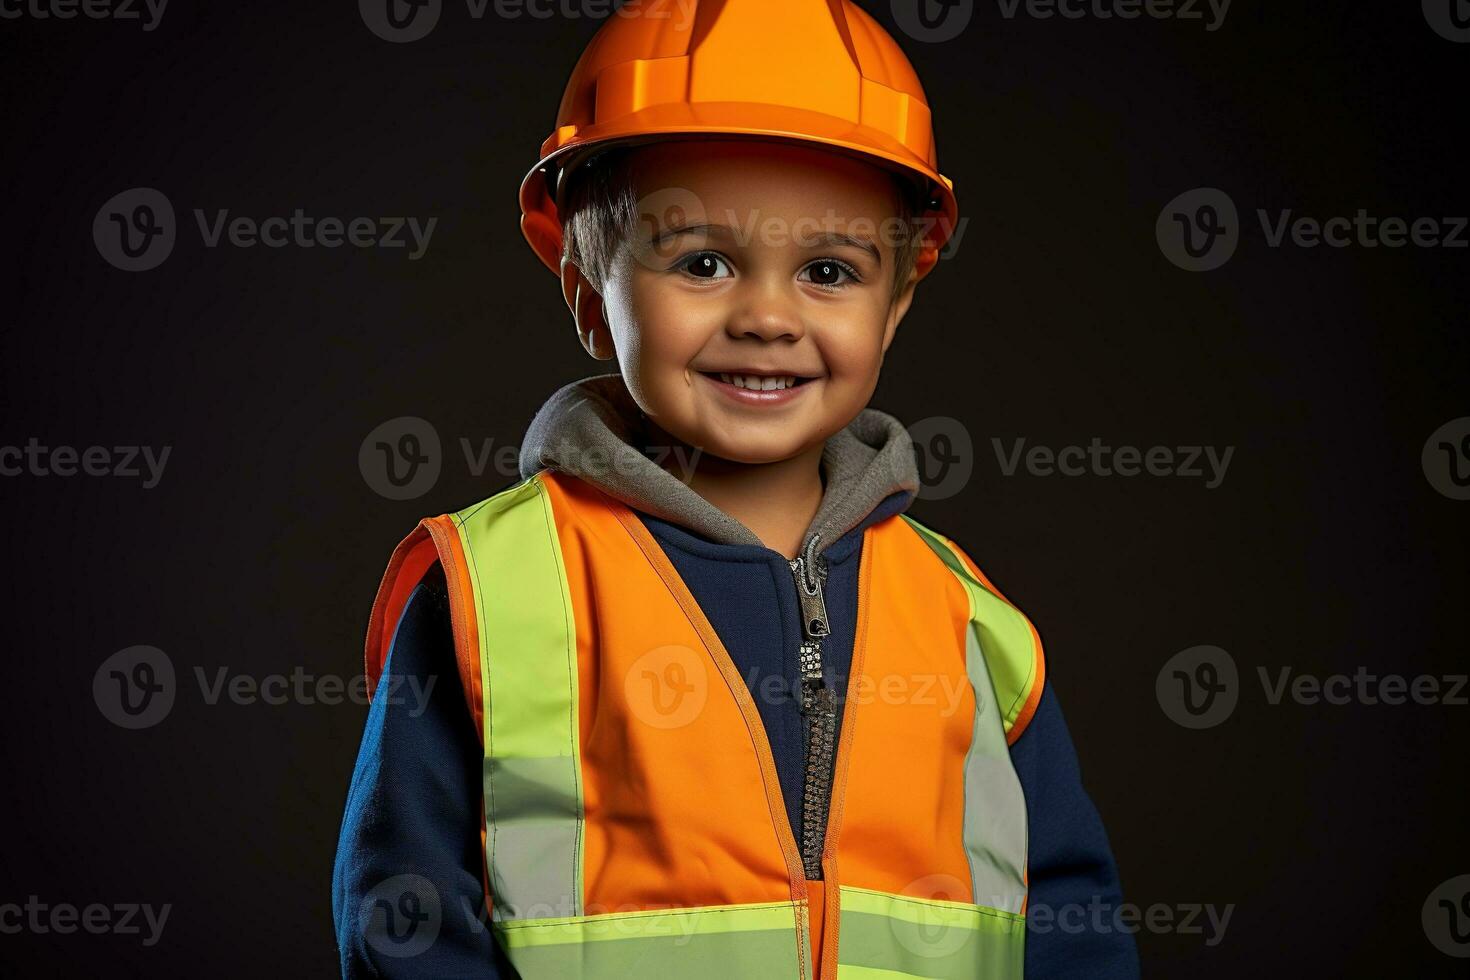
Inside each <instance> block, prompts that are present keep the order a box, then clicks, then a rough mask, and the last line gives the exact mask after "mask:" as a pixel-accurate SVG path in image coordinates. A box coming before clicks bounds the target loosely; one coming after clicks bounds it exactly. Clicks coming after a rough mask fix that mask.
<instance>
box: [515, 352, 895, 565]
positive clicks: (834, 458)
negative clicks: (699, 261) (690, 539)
mask: <svg viewBox="0 0 1470 980" xmlns="http://www.w3.org/2000/svg"><path fill="white" fill-rule="evenodd" d="M643 435H644V426H643V414H642V412H641V410H640V409H639V408H638V403H637V402H635V401H634V400H633V396H632V395H631V394H630V393H629V392H628V388H627V386H626V385H625V384H624V383H623V377H622V375H621V374H600V375H596V376H595V377H591V378H584V379H582V380H581V381H574V382H572V383H571V384H568V385H564V386H563V387H561V388H559V389H558V390H557V391H556V392H555V393H554V394H553V395H552V396H551V397H550V398H548V399H547V400H546V404H544V405H542V406H541V409H540V411H538V412H537V413H536V416H535V418H533V419H532V420H531V425H530V427H529V428H528V429H527V430H526V438H525V441H524V442H523V443H522V444H521V455H520V471H521V476H522V478H529V477H531V476H534V475H535V474H536V473H537V472H539V471H541V470H543V469H553V470H557V471H559V472H562V473H567V474H570V475H572V476H576V477H580V478H581V479H583V480H586V481H587V482H588V483H591V484H593V485H594V486H596V487H598V488H599V489H601V490H602V491H603V492H605V493H607V494H608V495H609V496H611V497H615V498H616V499H618V500H621V501H622V502H623V503H625V504H627V505H628V506H629V507H632V508H634V509H636V510H641V511H643V512H645V513H648V514H652V515H653V516H654V517H658V518H661V519H663V520H666V521H670V522H672V523H675V524H679V525H682V526H683V527H686V528H688V529H690V530H691V531H694V532H695V533H697V534H700V535H702V536H704V537H706V538H708V539H710V540H711V541H715V542H718V543H721V544H743V545H756V546H758V547H765V544H764V543H763V542H762V541H761V540H760V538H758V537H756V535H755V533H754V532H752V531H751V530H750V529H749V528H748V527H746V526H745V525H744V524H742V523H740V522H739V521H737V520H736V519H735V518H733V517H731V516H730V515H728V514H726V513H725V512H724V511H722V510H720V509H718V508H717V507H715V506H714V505H713V504H711V503H710V502H709V501H707V500H705V499H704V498H703V497H701V496H700V495H699V494H697V493H695V492H694V491H693V490H691V489H690V488H689V487H688V486H686V485H685V484H684V483H682V482H680V480H679V478H678V477H676V476H675V475H674V474H673V473H671V472H669V471H668V470H666V469H664V468H663V467H662V466H660V465H659V464H658V463H655V462H654V461H653V460H652V459H650V458H649V457H648V456H647V455H645V454H644V451H643V448H642V447H643V446H645V445H646V441H645V440H644V438H643ZM822 469H823V471H824V472H825V474H826V488H825V491H824V492H823V495H822V503H821V506H819V507H818V508H817V513H816V516H815V517H814V518H813V519H812V523H811V526H810V527H808V528H807V530H806V533H805V534H803V535H802V541H803V542H805V543H808V544H809V543H811V542H812V540H813V535H817V534H819V535H820V539H821V542H822V547H823V548H825V547H826V546H827V545H829V544H831V543H833V542H834V541H836V540H837V539H838V538H840V537H842V535H844V534H846V533H847V532H848V531H850V530H852V529H853V528H854V527H857V525H858V524H860V523H861V522H862V520H863V518H865V517H867V516H868V514H869V513H870V512H871V511H872V510H873V508H874V507H876V506H877V505H878V504H879V503H880V502H882V501H883V500H884V499H885V498H887V497H888V496H890V495H892V494H893V493H895V492H897V491H900V490H906V491H908V492H909V494H910V496H909V498H908V499H907V500H905V501H904V503H903V507H904V508H907V507H908V504H909V502H910V501H911V500H912V499H913V496H912V495H913V494H916V493H917V492H918V489H919V473H918V466H917V464H916V462H915V458H914V447H913V443H912V441H911V440H910V438H909V434H908V431H907V430H906V429H905V428H904V427H903V424H902V423H900V422H899V421H898V419H896V418H894V417H893V416H891V415H888V414H886V413H884V412H880V411H878V410H877V409H874V408H865V409H863V410H862V411H861V412H860V413H858V416H857V418H855V419H853V420H852V421H851V422H849V423H848V425H847V427H846V428H844V429H843V430H842V431H840V432H838V433H836V434H835V435H833V436H832V437H830V438H829V439H828V440H827V444H826V446H825V447H823V450H822Z"/></svg>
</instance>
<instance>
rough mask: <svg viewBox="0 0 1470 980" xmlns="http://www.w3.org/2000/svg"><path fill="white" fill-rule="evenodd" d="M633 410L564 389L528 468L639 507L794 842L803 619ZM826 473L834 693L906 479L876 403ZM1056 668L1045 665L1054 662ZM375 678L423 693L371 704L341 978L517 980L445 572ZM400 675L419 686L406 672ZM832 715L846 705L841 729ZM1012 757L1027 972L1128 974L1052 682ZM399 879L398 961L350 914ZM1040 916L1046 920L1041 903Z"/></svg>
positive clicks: (427, 584) (909, 479)
mask: <svg viewBox="0 0 1470 980" xmlns="http://www.w3.org/2000/svg"><path fill="white" fill-rule="evenodd" d="M641 420H642V413H641V412H639V410H638V408H637V406H636V403H634V402H633V401H632V398H631V396H629V395H628V393H627V390H626V388H625V387H624V386H623V383H622V380H621V378H620V377H619V376H618V375H616V374H612V375H601V376H598V377H595V378H589V379H585V380H583V381H579V382H575V383H573V384H570V385H567V386H565V387H564V388H562V389H561V390H560V391H558V392H557V393H556V394H555V395H553V396H552V398H551V399H549V400H548V401H547V403H546V404H545V405H544V406H543V407H542V409H541V410H540V411H539V412H538V413H537V415H536V418H535V420H534V421H533V422H532V424H531V427H530V429H529V430H528V433H527V438H526V441H525V442H524V443H523V446H522V452H521V475H522V477H523V478H526V477H529V476H531V475H533V474H534V473H536V472H537V471H539V470H540V469H542V468H547V467H549V468H553V469H557V470H560V471H562V472H566V473H570V474H572V475H576V476H578V477H580V478H582V479H586V480H589V481H590V482H593V483H595V484H596V485H598V486H599V487H600V488H601V489H603V490H604V491H605V492H607V493H609V494H610V495H611V496H614V497H616V498H618V499H620V500H622V501H623V502H624V503H627V504H628V505H629V506H630V507H632V508H633V510H634V512H635V513H636V514H637V515H638V517H639V519H640V520H641V521H642V522H643V524H644V526H645V527H647V528H648V530H649V532H650V533H651V534H652V535H653V537H654V538H655V540H657V541H658V543H659V545H660V547H662V549H663V551H664V553H665V554H666V555H667V556H668V557H669V560H670V561H671V562H672V563H673V565H674V567H675V569H676V570H677V571H678V573H679V575H680V577H681V578H682V579H683V580H684V582H685V583H686V584H687V585H688V587H689V590H690V592H691V593H692V594H693V596H694V598H695V599H696V600H697V601H698V602H699V605H700V608H701V609H702V610H703V611H704V613H705V615H706V616H707V617H708V618H709V621H710V624H711V625H712V626H713V627H714V629H715V631H716V632H717V633H718V634H719V636H720V639H721V641H722V642H723V643H724V645H725V648H726V649H727V650H728V651H729V653H730V656H731V658H732V659H733V661H734V662H735V665H736V667H737V668H739V670H740V673H741V676H742V677H744V678H745V679H746V681H747V684H748V685H749V687H750V690H751V697H752V700H753V701H754V702H755V704H756V705H757V707H758V708H759V711H760V714H761V719H762V721H763V722H764V724H765V729H766V735H767V737H768V739H769V741H770V745H771V751H772V754H773V756H774V758H775V763H776V769H777V776H778V779H779V780H780V783H781V789H782V794H783V796H784V797H785V799H786V801H787V808H788V817H789V819H790V821H791V828H792V835H793V837H794V838H795V839H797V840H800V839H801V812H800V807H801V798H802V792H801V791H802V777H803V764H804V759H805V744H804V741H805V738H806V730H805V726H804V725H803V724H802V718H801V715H800V711H799V705H798V702H797V700H796V692H797V691H798V688H799V678H798V673H797V665H796V663H795V659H794V657H793V656H792V655H791V651H793V650H795V649H796V647H797V645H798V643H799V640H800V638H801V621H800V616H799V608H798V605H797V599H796V589H795V584H794V581H793V579H792V576H791V569H790V566H789V565H788V564H787V559H786V557H785V556H784V555H782V554H781V553H780V552H777V551H775V550H774V549H771V548H768V547H766V546H765V545H764V544H762V543H761V542H760V540H759V538H757V537H756V536H755V535H754V534H753V533H752V532H751V531H750V530H749V529H748V528H745V527H744V526H743V525H741V524H740V523H739V522H737V521H735V520H734V519H733V518H731V517H729V516H728V515H726V514H724V513H723V512H720V511H718V510H716V509H715V508H714V507H713V506H712V505H710V504H709V503H708V502H707V501H704V500H703V498H700V497H699V496H698V495H697V494H695V493H694V492H693V491H692V490H690V489H689V488H688V486H687V485H686V484H684V483H683V482H682V481H680V480H679V479H678V478H677V477H675V476H674V475H673V473H672V472H670V470H669V469H666V468H665V467H664V466H661V465H659V464H658V463H656V462H654V460H653V459H652V458H650V456H651V453H650V452H649V451H648V448H647V446H646V444H645V443H644V442H643V441H642V437H641V432H642V431H643V430H642V428H641ZM674 468H677V466H675V467H674ZM822 476H823V483H824V494H823V500H822V503H821V505H820V507H819V509H818V512H817V515H816V517H815V518H814V519H813V521H812V525H811V527H810V528H809V529H808V532H807V535H805V536H804V539H805V540H807V541H810V539H811V538H812V537H813V536H816V537H817V539H818V540H817V550H818V551H819V552H820V553H821V554H822V555H823V557H825V558H826V561H827V568H828V577H827V580H826V585H825V592H826V602H827V612H828V617H829V620H830V623H831V628H832V633H831V635H830V636H828V637H827V638H826V640H825V644H826V646H825V647H824V651H823V660H824V669H825V670H826V671H827V672H828V675H829V676H828V677H827V678H826V679H827V682H828V684H829V686H830V687H832V689H834V690H836V691H845V690H846V689H847V672H848V668H849V665H850V663H851V658H852V649H853V643H854V639H855V633H856V618H857V584H858V568H859V566H860V563H861V557H862V544H863V542H862V537H863V531H864V530H865V529H866V528H867V527H869V526H870V525H872V524H874V523H877V522H878V521H882V520H885V519H888V518H890V517H893V516H894V515H896V514H898V513H900V512H902V511H904V510H906V509H907V508H908V505H909V504H910V502H911V501H912V500H913V498H914V496H915V493H916V491H917V489H918V476H917V472H916V466H915V461H914V457H913V449H912V445H911V443H910V442H909V440H908V436H907V433H906V431H905V430H904V429H903V426H902V425H901V424H899V423H898V421H897V420H896V419H893V418H892V417H891V416H888V415H886V414H884V413H882V412H878V411H876V410H874V409H865V410H864V411H863V412H862V413H861V414H860V415H859V417H858V418H857V419H855V420H854V421H853V422H852V423H851V424H850V425H849V426H848V427H847V428H846V429H844V430H843V431H842V432H840V433H838V434H837V435H834V436H833V437H832V438H831V439H829V440H828V443H827V447H826V449H825V450H824V453H823V459H822ZM824 541H825V542H826V543H825V544H822V543H821V542H824ZM1055 671H1056V666H1055V664H1052V665H1049V671H1048V675H1049V676H1050V675H1051V674H1054V673H1055ZM384 677H385V679H387V681H386V682H387V683H390V684H395V683H396V686H395V687H393V688H392V689H393V690H396V691H399V692H408V691H427V692H428V694H427V695H426V696H425V697H424V699H423V701H422V703H415V702H414V701H413V700H412V699H410V698H408V697H405V696H399V697H383V696H381V694H380V696H378V697H375V699H374V701H373V704H372V706H371V708H370V709H369V711H368V719H367V725H366V728H365V730H364V733H363V739H362V745H361V748H360V750H359V752H358V758H357V766H356V769H355V771H354V773H353V777H352V785H351V788H350V790H349V791H348V799H347V806H346V812H345V814H344V817H343V821H342V829H341V837H340V840H339V843H338V849H337V860H336V867H335V871H334V875H333V894H332V909H333V915H334V917H335V919H336V931H337V941H338V945H339V950H340V955H341V964H342V975H343V976H344V977H348V978H359V977H398V978H431V977H432V978H452V977H455V978H457V977H463V978H471V977H474V978H482V980H489V978H513V977H516V976H517V974H516V971H515V968H514V967H513V966H511V964H510V963H509V961H508V960H507V959H506V958H505V955H504V952H503V951H502V950H501V949H500V948H499V946H498V944H497V943H496V942H495V940H494V936H493V933H492V932H491V930H490V928H489V927H488V925H487V922H488V915H487V914H486V912H485V906H484V891H483V870H484V864H483V859H482V855H481V852H480V826H481V809H480V807H481V788H482V781H481V767H482V758H481V749H480V742H479V738H478V735H477V733H476V732H475V727H474V723H473V721H472V719H471V716H470V713H469V709H468V708H467V706H466V703H465V698H464V694H463V691H462V690H461V688H460V684H459V680H458V672H457V668H456V665H455V656H454V641H453V636H452V632H451V628H450V621H449V607H448V600H447V597H446V594H445V584H444V575H443V571H442V570H441V569H440V568H438V567H437V566H435V567H434V568H431V569H430V570H429V572H428V573H427V574H426V575H425V576H424V579H423V581H422V582H421V583H419V585H418V587H417V588H416V589H415V590H414V592H413V594H412V596H411V598H410V599H409V601H408V604H407V605H406V607H405V608H404V611H403V614H402V616H401V618H400V620H399V622H398V624H397V627H396V629H395V630H394V633H393V636H392V640H391V643H390V645H389V655H388V660H387V664H386V666H385V668H384ZM410 677H412V678H414V679H415V680H417V682H418V683H417V684H416V685H415V684H410V683H407V681H408V679H409V678H410ZM394 678H400V679H401V680H399V681H397V682H395V681H394V680H393V679H394ZM389 689H390V688H386V687H381V686H380V688H379V691H380V692H382V691H384V690H389ZM773 692H775V694H774V696H773ZM841 710H842V705H841V701H840V700H839V702H838V712H839V717H838V730H839V731H840V730H841ZM1011 760H1012V763H1013V765H1014V766H1015V769H1016V772H1017V774H1018V775H1019V777H1020V782H1021V787H1022V790H1023V792H1024V793H1025V797H1026V807H1027V817H1028V848H1029V861H1028V878H1029V892H1030V896H1029V899H1028V932H1027V936H1026V976H1027V977H1028V978H1041V980H1061V978H1089V980H1113V978H1117V980H1130V978H1135V977H1137V976H1138V961H1137V953H1136V950H1135V946H1134V941H1133V936H1132V934H1131V933H1129V932H1126V931H1123V930H1122V929H1119V928H1116V927H1112V926H1110V925H1109V924H1110V923H1112V922H1113V921H1114V919H1113V912H1114V910H1117V909H1118V908H1119V906H1120V904H1121V901H1122V898H1121V895H1120V890H1119V884H1118V876H1117V870H1116V867H1115V865H1114V861H1113V857H1112V853H1111V851H1110V849H1109V846H1108V841H1107V836H1106V834H1105V832H1104V830H1103V826H1102V821H1101V819H1100V818H1099V816H1098V813H1097V810H1096V808H1095V807H1094V806H1093V804H1092V801H1091V800H1090V799H1089V798H1088V796H1087V793H1086V792H1085V791H1084V789H1083V787H1082V781H1081V774H1080V772H1079V770H1078V765H1077V757H1076V752H1075V751H1074V749H1073V747H1072V741H1071V737H1070V735H1069V734H1068V732H1067V727H1066V723H1065V721H1063V718H1062V712H1061V707H1060V705H1058V703H1057V697H1056V693H1055V692H1054V691H1053V690H1052V686H1051V682H1050V680H1048V681H1047V682H1046V684H1045V686H1044V687H1043V689H1042V694H1041V700H1040V703H1039V705H1038V707H1037V710H1036V714H1035V716H1034V717H1033V719H1032V721H1031V723H1030V724H1029V725H1028V726H1027V728H1026V730H1025V731H1024V733H1023V734H1022V735H1021V737H1020V738H1019V739H1017V741H1016V742H1015V744H1014V745H1013V746H1012V747H1011ZM405 874H412V875H418V876H422V878H424V879H427V881H428V886H429V887H426V888H423V889H421V890H422V891H425V892H426V893H427V894H429V895H432V896H433V897H434V898H435V899H437V913H436V915H435V916H434V918H435V920H436V922H435V926H436V931H435V932H434V934H433V937H432V942H431V943H430V944H429V945H428V946H427V948H424V949H422V950H419V949H417V948H415V950H414V951H413V955H407V956H404V955H397V954H400V953H402V952H403V951H402V950H393V949H386V948H384V946H383V944H382V942H381V941H380V940H379V939H377V938H376V937H375V936H373V935H370V934H369V932H368V931H366V930H365V929H364V928H363V917H362V916H361V914H360V913H361V910H362V909H363V908H364V907H365V906H369V907H370V906H371V904H372V903H373V902H374V900H375V897H374V894H373V889H374V888H375V887H377V886H379V884H380V883H381V882H384V881H386V880H389V879H393V878H394V877H395V876H399V875H405ZM1043 909H1044V910H1046V914H1044V915H1038V914H1037V913H1038V910H1043ZM1098 909H1101V910H1102V915H1101V916H1099V915H1098V914H1097V912H1096V910H1098ZM419 914H421V915H422V914H427V913H424V912H420V913H419ZM1099 926H1100V927H1099Z"/></svg>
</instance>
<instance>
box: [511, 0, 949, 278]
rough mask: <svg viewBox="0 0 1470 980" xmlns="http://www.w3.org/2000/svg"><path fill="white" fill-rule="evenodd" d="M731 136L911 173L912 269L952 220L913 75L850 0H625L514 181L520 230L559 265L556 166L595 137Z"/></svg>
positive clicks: (935, 251)
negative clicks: (795, 145)
mask: <svg viewBox="0 0 1470 980" xmlns="http://www.w3.org/2000/svg"><path fill="white" fill-rule="evenodd" d="M731 135H734V136H755V137H762V138H767V139H791V140H798V141H802V142H806V143H815V144H819V145H821V146H823V147H826V148H828V149H831V150H834V151H837V152H843V153H848V154H855V155H857V156H859V157H861V158H863V159H865V160H868V161H869V162H872V163H876V164H878V165H880V166H883V167H885V168H886V169H890V170H896V171H898V172H900V173H902V174H905V175H907V176H909V177H910V178H912V180H913V182H914V183H915V185H916V186H917V187H918V189H919V190H920V192H921V194H922V197H920V199H919V200H920V204H921V205H922V207H923V216H924V217H926V218H928V219H930V220H929V221H928V226H927V229H925V230H924V231H923V235H924V239H925V245H924V247H923V248H922V249H921V251H920V254H919V258H918V272H919V276H920V277H921V278H922V277H923V276H925V275H927V274H928V273H929V271H930V270H931V269H932V268H933V267H934V264H935V262H936V261H938V257H939V250H940V249H941V248H943V247H944V243H945V242H946V241H947V240H948V239H949V237H950V235H951V234H952V233H953V231H954V228H955V225H956V223H957V221H958V205H957V203H956V201H955V196H954V183H953V182H952V181H951V180H950V179H949V178H948V177H945V176H944V175H943V174H941V173H940V172H939V169H938V168H939V164H938V156H937V153H936V151H935V146H934V131H933V127H932V125H931V123H930V114H929V103H928V101H927V100H926V99H925V97H924V89H923V87H922V86H921V85H920V84H919V77H918V75H917V74H915V72H914V68H913V66H912V65H911V64H910V63H909V60H908V58H907V57H905V56H904V53H903V51H902V50H901V49H900V48H899V46H898V44H897V43H896V42H895V41H894V40H893V38H892V37H891V36H889V34H888V32H887V31H885V30H884V29H883V28H882V26H881V25H879V24H878V22H877V21H875V20H874V19H873V18H872V17H871V16H870V15H869V14H868V13H867V11H865V10H863V9H862V8H861V7H859V6H858V5H857V4H855V3H852V2H850V0H634V2H631V3H629V4H626V5H625V6H624V7H623V8H621V9H620V10H618V11H616V12H614V13H613V14H611V15H610V16H609V17H608V22H607V23H606V24H604V25H603V26H602V27H601V28H600V29H599V30H598V32H597V34H596V35H595V36H594V37H593V38H592V41H591V42H590V43H589V44H588V46H587V50H586V51H584V52H583V53H582V57H581V59H580V60H579V61H578V62H577V67H576V68H575V69H573V71H572V77H571V80H570V81H568V82H567V88H566V93H565V94H564V95H563V96H562V100H561V108H560V109H559V110H558V112H557V118H556V130H555V132H553V133H552V134H551V136H550V137H548V138H547V140H546V141H545V142H544V143H543V144H542V145H541V161H540V162H539V163H537V164H536V166H534V167H532V168H531V171H530V173H528V174H527V175H526V178H525V180H524V181H522V183H521V190H520V200H521V230H522V231H523V232H524V233H525V235H526V240H527V241H529V242H530V243H531V247H532V248H533V249H534V250H535V251H536V254H537V255H538V256H540V258H541V261H542V262H544V263H546V265H547V266H548V267H549V268H550V269H551V270H552V271H553V272H556V273H558V274H560V271H561V252H562V223H561V218H560V217H559V216H558V214H557V200H558V192H559V191H560V190H561V189H563V188H564V187H565V181H564V180H563V177H564V172H569V171H570V170H571V169H572V168H574V167H575V166H576V165H577V163H578V161H580V160H584V159H585V158H586V157H587V155H589V153H590V152H592V151H593V149H594V148H605V147H607V146H610V145H613V144H632V143H642V142H647V141H650V140H663V139H676V138H680V137H683V138H691V137H694V138H699V137H704V138H720V137H728V136H731Z"/></svg>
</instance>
